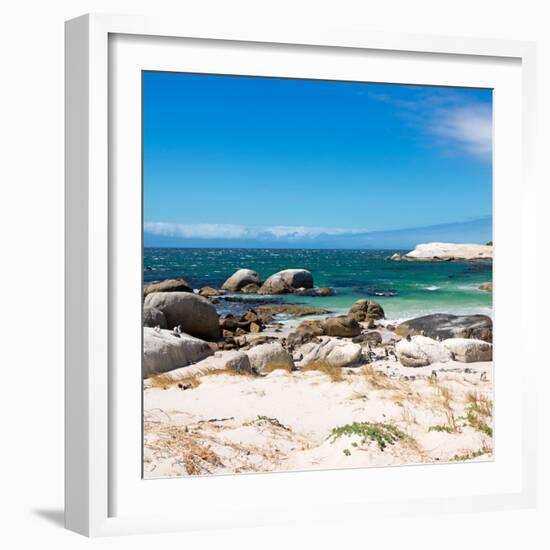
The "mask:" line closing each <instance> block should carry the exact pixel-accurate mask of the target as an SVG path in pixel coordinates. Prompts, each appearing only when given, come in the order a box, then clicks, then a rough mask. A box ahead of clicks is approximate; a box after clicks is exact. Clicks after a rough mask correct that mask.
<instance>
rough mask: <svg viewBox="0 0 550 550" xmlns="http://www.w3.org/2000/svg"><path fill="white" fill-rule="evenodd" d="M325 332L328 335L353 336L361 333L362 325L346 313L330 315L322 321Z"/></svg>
mask: <svg viewBox="0 0 550 550" xmlns="http://www.w3.org/2000/svg"><path fill="white" fill-rule="evenodd" d="M321 326H322V329H323V334H326V335H327V336H342V337H344V338H352V337H354V336H357V335H359V334H361V325H360V324H359V323H358V322H357V321H356V320H355V319H354V318H353V317H347V316H345V315H342V316H339V317H328V318H327V319H324V320H323V322H322V323H321Z"/></svg>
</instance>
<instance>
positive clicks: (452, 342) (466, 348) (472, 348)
mask: <svg viewBox="0 0 550 550" xmlns="http://www.w3.org/2000/svg"><path fill="white" fill-rule="evenodd" d="M442 344H443V345H444V346H445V347H446V348H447V349H448V350H449V351H450V352H451V355H452V357H453V359H454V360H455V361H460V362H461V363H475V362H477V361H492V360H493V345H492V344H490V343H489V342H484V341H483V340H475V339H473V338H449V339H448V340H443V342H442Z"/></svg>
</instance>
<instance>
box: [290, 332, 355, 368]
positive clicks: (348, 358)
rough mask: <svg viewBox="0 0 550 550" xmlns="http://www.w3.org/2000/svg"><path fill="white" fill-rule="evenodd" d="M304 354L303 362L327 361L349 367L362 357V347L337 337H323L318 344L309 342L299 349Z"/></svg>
mask: <svg viewBox="0 0 550 550" xmlns="http://www.w3.org/2000/svg"><path fill="white" fill-rule="evenodd" d="M297 353H298V354H300V355H301V356H302V359H301V364H302V366H304V367H306V366H307V365H309V364H310V363H317V362H326V363H328V364H329V365H331V366H333V367H347V366H349V365H353V364H354V363H356V362H357V361H359V359H361V354H362V348H361V346H360V345H359V344H354V343H353V342H349V341H345V340H337V339H335V338H323V341H322V342H321V343H320V344H318V343H315V342H309V343H307V344H304V345H303V346H302V347H301V348H299V349H298V350H297Z"/></svg>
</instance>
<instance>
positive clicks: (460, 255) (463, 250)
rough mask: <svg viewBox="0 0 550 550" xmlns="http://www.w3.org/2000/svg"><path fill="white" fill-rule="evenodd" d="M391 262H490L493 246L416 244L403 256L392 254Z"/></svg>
mask: <svg viewBox="0 0 550 550" xmlns="http://www.w3.org/2000/svg"><path fill="white" fill-rule="evenodd" d="M390 259H392V260H414V261H427V262H433V261H449V260H456V261H460V260H464V261H476V260H477V261H482V260H485V261H492V259H493V246H492V245H488V244H454V243H425V244H418V245H416V248H415V249H414V250H412V251H411V252H407V254H405V255H403V256H399V255H396V254H394V255H393V256H392V257H391V258H390Z"/></svg>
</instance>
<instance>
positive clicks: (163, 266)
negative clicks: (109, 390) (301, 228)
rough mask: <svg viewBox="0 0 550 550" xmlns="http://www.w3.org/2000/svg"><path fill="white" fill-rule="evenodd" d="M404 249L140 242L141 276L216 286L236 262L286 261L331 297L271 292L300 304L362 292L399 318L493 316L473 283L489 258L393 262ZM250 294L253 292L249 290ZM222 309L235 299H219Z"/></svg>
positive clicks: (263, 266)
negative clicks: (156, 244) (180, 245)
mask: <svg viewBox="0 0 550 550" xmlns="http://www.w3.org/2000/svg"><path fill="white" fill-rule="evenodd" d="M406 252H408V250H311V249H300V250H294V249H242V248H240V249H230V248H224V249H221V248H145V249H144V254H143V264H144V271H143V279H144V282H145V283H149V282H155V281H161V280H163V279H169V278H178V277H179V278H183V279H185V280H186V281H187V282H188V283H189V284H190V285H191V286H192V287H193V288H196V289H198V288H201V287H203V286H212V287H215V288H219V287H221V285H222V284H223V282H224V281H225V280H226V279H227V278H228V277H229V276H230V275H232V274H233V273H234V272H235V271H237V269H240V268H247V269H253V270H254V271H257V272H258V273H259V274H260V277H261V279H262V281H263V280H265V279H266V278H267V277H269V276H270V275H272V274H273V273H276V272H277V271H281V270H283V269H289V268H304V269H308V270H309V271H311V273H312V274H313V279H314V282H315V286H316V287H323V286H327V287H331V288H333V289H334V291H335V295H334V296H328V297H306V296H292V295H284V296H276V297H273V298H264V297H261V298H262V299H267V300H272V301H275V302H288V303H300V304H305V305H311V306H317V307H320V308H325V309H328V310H330V311H332V312H334V313H337V314H340V313H345V312H347V310H348V309H349V307H350V306H351V305H352V304H353V303H354V302H355V301H356V300H359V299H361V298H367V299H372V300H375V301H377V302H379V303H380V304H381V305H382V307H383V308H384V311H385V313H386V318H387V319H392V320H397V321H401V320H405V319H410V318H413V317H418V316H421V315H426V314H428V313H455V314H465V313H483V314H486V315H492V311H491V308H492V293H491V292H486V291H483V290H480V289H479V286H480V285H481V284H483V283H486V282H490V281H491V280H492V264H490V263H471V262H464V263H458V262H457V263H455V262H440V263H429V262H394V261H389V260H386V259H385V258H386V257H387V256H391V255H392V254H394V253H398V254H404V253H406ZM251 299H254V297H252V296H251ZM217 307H218V309H219V311H220V313H224V311H231V308H235V305H230V304H222V303H220V304H219V305H218V306H217Z"/></svg>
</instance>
